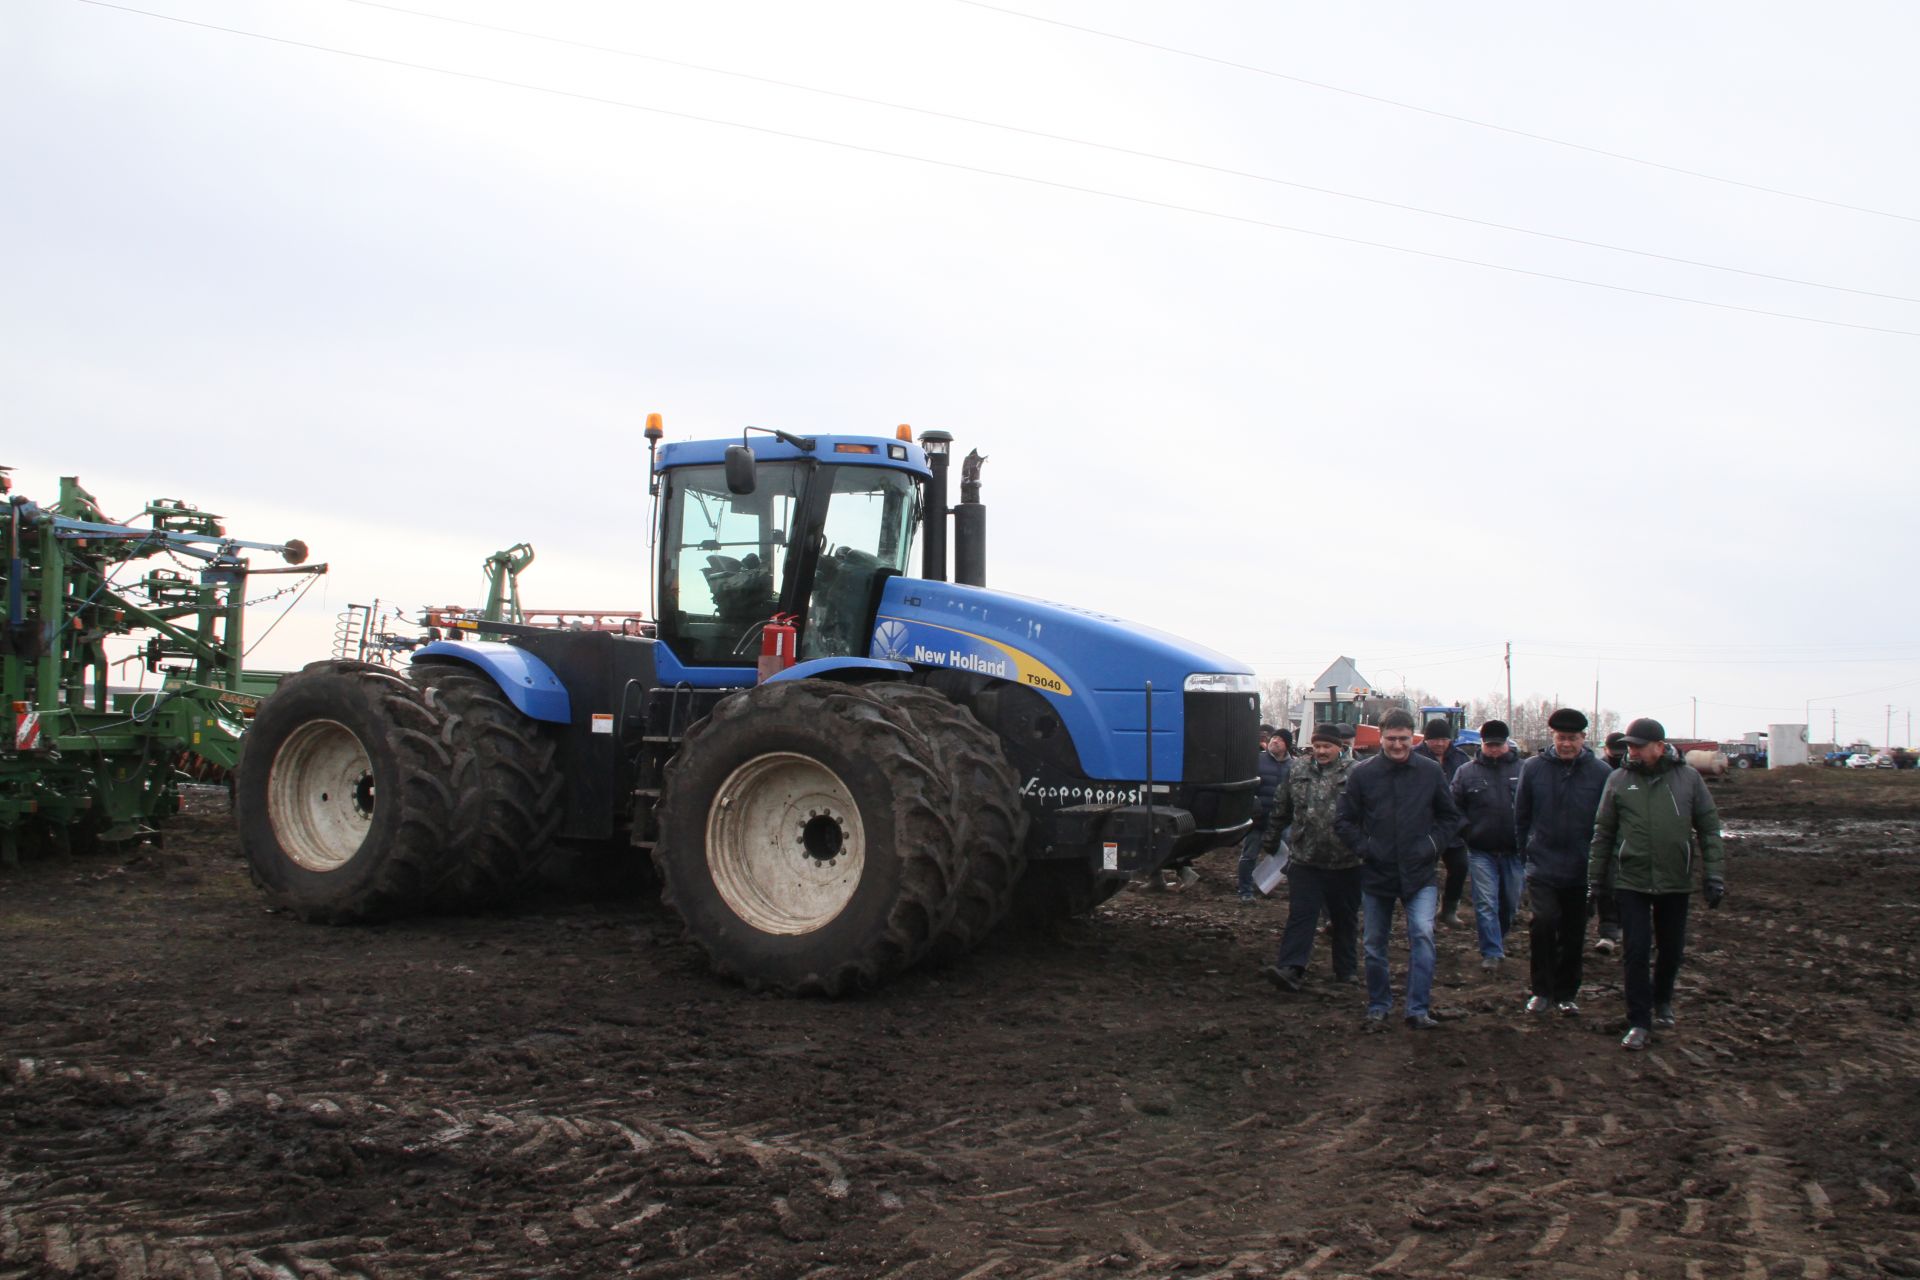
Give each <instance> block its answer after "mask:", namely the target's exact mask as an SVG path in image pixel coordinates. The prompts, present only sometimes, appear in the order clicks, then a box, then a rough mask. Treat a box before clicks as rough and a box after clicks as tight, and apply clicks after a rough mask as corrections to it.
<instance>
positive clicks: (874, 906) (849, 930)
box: [654, 680, 965, 995]
mask: <svg viewBox="0 0 1920 1280" xmlns="http://www.w3.org/2000/svg"><path fill="white" fill-rule="evenodd" d="M934 754H935V753H934V751H933V749H932V748H931V746H930V745H929V744H928V741H927V738H926V736H925V735H924V734H923V733H922V732H921V731H920V730H919V729H917V728H916V727H915V726H914V725H913V724H912V723H911V722H909V721H908V720H907V719H906V718H905V717H903V716H901V715H900V714H899V713H898V711H897V710H896V709H895V708H894V707H893V706H892V705H891V704H890V703H888V702H886V701H883V700H882V699H881V698H879V697H876V696H875V694H874V693H873V692H872V691H871V690H870V689H868V688H864V687H862V686H859V685H845V684H837V683H834V682H831V681H825V680H791V681H777V682H774V683H771V684H764V685H759V686H757V687H755V688H752V689H747V690H743V691H741V692H740V693H736V694H733V695H732V696H730V697H728V698H726V699H724V700H723V701H721V703H720V704H719V705H718V706H716V707H715V708H714V710H713V713H712V714H711V715H709V716H708V717H707V718H706V719H704V720H701V721H700V722H698V723H697V724H695V725H694V726H693V728H692V729H691V730H690V731H689V732H688V734H687V737H686V739H685V741H684V742H683V743H682V744H681V746H680V750H679V751H678V752H677V753H676V754H675V756H674V758H673V760H672V761H671V762H670V763H669V765H668V766H667V776H666V785H665V787H664V793H665V794H664V795H663V796H662V803H661V810H660V832H661V839H660V844H659V845H658V846H657V847H656V849H655V851H654V861H655V864H656V866H657V867H658V868H659V871H660V878H661V882H662V896H663V897H664V898H665V899H666V901H667V903H668V904H669V905H670V906H672V907H673V908H674V909H675V910H676V911H677V912H678V913H679V915H680V919H681V920H682V922H683V923H684V924H685V925H686V928H687V931H688V933H689V934H690V935H691V936H692V938H693V939H694V940H695V941H696V942H697V943H699V944H700V946H701V947H702V948H703V949H704V950H705V951H706V953H707V956H708V958H709V959H710V960H711V962H712V964H713V966H714V968H715V969H716V970H717V971H718V972H720V973H721V974H722V975H724V976H727V977H731V978H735V979H738V980H739V981H742V982H744V983H746V984H747V985H748V986H750V987H753V988H757V989H769V990H774V991H781V992H791V993H796V994H819V995H840V994H842V993H844V992H848V991H855V990H863V989H866V988H869V987H872V986H874V985H875V984H877V983H879V982H880V981H882V980H884V979H885V978H887V977H890V976H892V975H893V974H895V973H898V972H899V971H900V970H902V969H905V968H906V967H907V966H909V965H911V964H913V963H914V962H915V961H916V960H918V959H920V958H921V957H922V956H924V955H925V954H926V953H927V951H928V949H929V948H930V947H931V946H932V945H933V943H934V940H935V939H936V938H937V937H938V936H940V934H941V932H942V930H944V929H945V928H946V927H947V926H948V924H949V923H950V921H951V920H952V918H953V914H954V912H955V910H956V908H957V907H958V905H959V895H958V893H957V890H958V888H959V886H960V884H961V882H962V880H963V878H964V873H965V859H964V854H963V851H962V849H961V847H960V841H959V839H958V837H957V835H956V832H955V830H954V822H953V794H952V786H951V784H950V782H949V780H948V779H947V778H946V777H944V776H943V775H942V774H941V773H940V771H939V770H938V769H937V768H936V767H935V765H934V763H933V759H934Z"/></svg>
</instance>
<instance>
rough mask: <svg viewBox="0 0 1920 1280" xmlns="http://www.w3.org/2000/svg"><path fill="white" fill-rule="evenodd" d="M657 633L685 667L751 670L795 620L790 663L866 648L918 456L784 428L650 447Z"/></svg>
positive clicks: (907, 521)
mask: <svg viewBox="0 0 1920 1280" xmlns="http://www.w3.org/2000/svg"><path fill="white" fill-rule="evenodd" d="M655 472H656V476H657V481H658V485H659V490H660V493H659V496H660V503H659V511H660V516H659V519H660V526H659V529H658V537H657V544H656V545H657V550H658V555H659V584H658V600H657V602H656V609H655V615H654V616H655V618H656V619H657V622H658V636H659V639H660V640H661V641H662V642H664V643H665V644H666V645H667V646H668V647H669V648H670V649H671V650H672V651H673V653H674V655H675V656H676V657H677V658H678V659H679V660H680V661H681V662H682V663H684V664H686V665H687V666H699V667H712V666H729V665H735V664H738V665H741V666H751V665H753V663H754V662H755V660H756V659H757V657H758V655H759V652H760V643H759V642H760V632H761V630H762V629H763V628H764V627H766V625H767V624H768V622H769V621H771V620H772V619H774V618H776V617H790V618H791V619H792V620H793V625H794V627H795V630H796V633H797V639H798V656H799V657H800V659H801V660H803V661H804V660H807V659H812V658H830V657H846V656H850V655H859V654H864V653H865V652H866V647H867V637H868V636H869V635H870V634H871V632H872V630H873V618H874V612H875V610H876V608H877V606H878V602H879V596H880V589H881V587H882V585H883V584H884V583H885V582H886V580H887V579H888V578H890V577H894V576H897V575H899V574H902V573H905V572H906V571H907V568H908V555H909V553H910V552H911V550H912V544H913V536H914V530H915V527H916V525H917V523H918V521H919V519H920V510H921V503H922V486H923V485H924V483H925V482H926V481H927V480H928V479H930V478H931V472H930V470H929V468H928V465H927V459H926V455H925V453H924V452H923V451H922V450H921V448H920V447H919V446H918V445H916V444H914V443H912V442H911V441H907V440H898V439H895V440H889V439H886V438H884V437H865V436H814V437H798V436H792V435H788V434H787V433H784V432H782V433H777V434H769V435H766V436H756V437H749V439H748V440H747V441H746V442H744V443H732V444H730V443H728V442H726V441H698V442H692V443H676V444H670V445H666V446H664V447H662V448H661V449H660V450H659V454H658V457H657V461H656V462H655Z"/></svg>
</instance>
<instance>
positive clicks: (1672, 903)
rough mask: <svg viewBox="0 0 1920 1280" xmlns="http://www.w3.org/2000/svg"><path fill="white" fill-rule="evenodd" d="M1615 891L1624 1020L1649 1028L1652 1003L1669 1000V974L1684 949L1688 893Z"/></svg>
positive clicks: (1671, 975)
mask: <svg viewBox="0 0 1920 1280" xmlns="http://www.w3.org/2000/svg"><path fill="white" fill-rule="evenodd" d="M1616 896H1617V897H1618V899H1619V906H1620V935H1621V948H1620V949H1621V950H1622V951H1623V952H1625V953H1626V967H1627V973H1626V980H1627V1022H1628V1024H1629V1025H1631V1026H1635V1027H1645V1028H1647V1029H1648V1030H1649V1031H1651V1030H1652V1029H1653V1006H1655V1005H1656V1004H1672V1003H1673V980H1674V979H1675V978H1676V977H1678V976H1679V974H1680V961H1681V958H1682V957H1683V956H1684V955H1685V954H1686V950H1687V895H1686V894H1684V893H1640V892H1638V891H1637V890H1634V889H1621V890H1619V891H1618V893H1617V895H1616ZM1649 961H1651V964H1649Z"/></svg>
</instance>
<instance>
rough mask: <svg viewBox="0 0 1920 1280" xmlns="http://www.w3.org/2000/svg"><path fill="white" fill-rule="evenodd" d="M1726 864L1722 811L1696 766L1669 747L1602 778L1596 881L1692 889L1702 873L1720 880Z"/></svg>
mask: <svg viewBox="0 0 1920 1280" xmlns="http://www.w3.org/2000/svg"><path fill="white" fill-rule="evenodd" d="M1695 837H1698V840H1699V856H1698V857H1696V856H1695V848H1694V846H1695ZM1725 869H1726V857H1725V853H1724V848H1723V846H1722V844H1721V840H1720V811H1719V810H1718V809H1716V808H1715V807H1714V804H1713V796H1712V795H1711V794H1710V793H1709V792H1708V791H1707V783H1706V780H1705V779H1704V778H1702V777H1701V776H1700V773H1699V771H1698V770H1697V769H1694V768H1693V767H1692V766H1691V765H1687V764H1683V763H1681V761H1680V759H1679V757H1678V756H1676V755H1675V754H1674V753H1673V751H1672V750H1671V749H1669V750H1668V752H1667V754H1666V755H1665V756H1664V757H1662V758H1661V760H1660V762H1659V763H1658V764H1655V765H1653V766H1651V767H1649V766H1647V765H1643V764H1640V763H1638V762H1634V763H1631V764H1628V765H1627V767H1626V768H1624V769H1621V770H1618V771H1617V772H1615V773H1614V775H1613V776H1612V777H1611V778H1609V779H1608V780H1607V786H1606V790H1605V791H1604V792H1603V793H1602V794H1601V797H1600V812H1599V815H1598V816H1597V817H1596V819H1595V820H1594V824H1593V846H1592V849H1591V850H1590V853H1589V856H1588V861H1587V878H1588V879H1589V880H1590V881H1591V882H1592V883H1593V884H1597V885H1599V886H1601V887H1602V888H1606V889H1633V890H1636V891H1638V892H1640V893H1691V892H1692V891H1693V888H1694V885H1695V884H1696V883H1697V882H1698V881H1699V880H1701V879H1706V880H1719V879H1722V878H1723V874H1724V872H1725Z"/></svg>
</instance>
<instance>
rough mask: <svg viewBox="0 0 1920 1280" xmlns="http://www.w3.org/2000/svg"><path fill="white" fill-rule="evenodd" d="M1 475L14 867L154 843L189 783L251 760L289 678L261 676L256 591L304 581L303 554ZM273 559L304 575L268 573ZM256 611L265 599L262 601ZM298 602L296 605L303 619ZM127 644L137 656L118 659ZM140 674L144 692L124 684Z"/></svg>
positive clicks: (162, 509) (194, 517)
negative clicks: (267, 558) (40, 497)
mask: <svg viewBox="0 0 1920 1280" xmlns="http://www.w3.org/2000/svg"><path fill="white" fill-rule="evenodd" d="M6 471H7V468H4V467H0V495H7V496H6V497H5V499H4V502H0V712H4V715H5V719H4V722H0V861H5V862H13V861H15V860H17V859H18V858H19V856H20V854H21V853H22V852H23V851H35V850H39V849H47V850H51V851H55V852H57V851H61V850H64V849H69V848H84V847H86V846H89V845H92V844H96V843H99V842H103V841H121V840H133V839H138V838H141V837H145V836H151V835H153V834H154V832H155V831H156V829H157V827H158V825H159V823H160V822H161V821H162V820H163V819H164V818H166V817H167V816H168V815H169V814H171V813H173V812H174V811H175V810H176V809H177V808H178V806H179V786H180V783H181V782H182V781H185V780H188V779H190V778H196V777H197V778H201V779H210V778H220V777H224V776H225V775H226V773H227V771H229V770H231V769H232V768H233V767H234V765H235V764H236V763H237V761H238V759H239V751H240V739H241V735H242V734H243V733H244V732H245V730H246V726H247V723H248V721H249V720H250V719H251V718H252V715H253V709H254V708H255V707H256V706H257V705H258V704H259V702H260V700H261V699H262V698H264V697H265V696H266V695H267V694H268V693H270V692H272V691H273V689H274V688H275V687H276V686H277V685H278V684H279V681H280V675H281V673H279V672H270V671H248V670H246V669H245V668H244V667H243V666H242V665H241V663H242V660H243V658H244V657H245V655H246V650H245V647H244V627H243V619H244V616H245V611H246V606H247V604H248V601H247V598H246V597H247V592H248V584H249V583H250V582H251V581H252V580H253V579H255V578H260V577H263V576H266V575H272V574H291V575H300V576H302V577H303V578H304V581H303V582H301V583H299V584H295V583H292V582H289V584H288V585H287V586H286V587H285V588H273V589H271V590H270V591H268V592H267V598H271V597H272V596H277V595H282V594H290V593H292V592H294V591H297V590H304V589H305V587H307V586H310V585H311V584H312V583H313V581H314V580H315V579H314V577H313V576H312V575H317V574H321V573H325V572H326V569H327V566H325V565H324V564H321V565H306V564H304V561H305V560H306V558H307V549H306V547H305V545H304V544H302V543H300V542H286V543H261V542H242V541H240V540H238V539H235V538H230V537H228V536H227V534H226V531H225V530H224V529H223V528H222V526H221V524H220V522H219V517H217V516H214V515H211V514H209V513H207V512H205V511H199V510H195V509H194V508H192V507H189V506H187V505H185V504H183V503H180V502H176V501H173V500H171V499H158V500H155V501H153V502H150V503H148V504H147V505H146V507H145V509H144V510H143V511H142V512H141V515H140V517H139V518H138V519H139V520H140V521H141V522H140V523H132V522H128V523H121V522H119V521H115V520H111V519H109V518H108V517H107V516H106V515H105V514H103V513H102V512H101V510H100V507H99V505H98V503H97V502H96V501H95V500H94V498H93V496H92V495H91V494H89V493H88V492H87V491H86V490H85V489H83V488H82V487H81V486H80V482H79V481H78V480H77V479H76V478H74V477H72V476H67V477H63V478H62V479H61V481H60V499H59V501H58V502H57V503H54V504H52V505H51V506H42V505H40V504H38V503H35V502H32V501H29V500H28V499H27V498H26V497H24V496H22V495H18V494H11V493H10V490H11V488H12V484H11V481H10V479H9V478H8V476H7V475H6ZM245 550H255V551H269V552H273V553H275V554H277V555H279V556H280V557H281V558H282V559H284V560H285V561H286V562H287V565H288V566H290V567H286V568H263V569H256V568H253V567H251V566H250V565H249V563H248V561H247V560H246V558H245V557H244V556H243V555H242V554H241V552H242V551H245ZM255 603H258V601H256V602H255ZM290 607H291V604H290V605H289V608H290ZM110 643H113V644H115V645H116V646H117V647H118V648H120V649H121V650H123V651H125V656H123V657H120V658H118V659H117V661H116V660H113V659H110V657H109V653H108V646H109V644H110ZM136 664H137V665H138V666H139V668H140V680H139V684H138V687H134V688H126V687H115V686H113V685H111V684H109V681H108V676H109V672H110V671H111V670H112V668H113V667H114V666H120V667H129V666H133V665H136Z"/></svg>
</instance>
